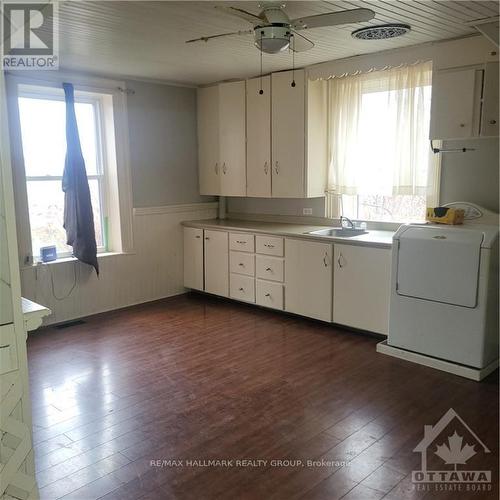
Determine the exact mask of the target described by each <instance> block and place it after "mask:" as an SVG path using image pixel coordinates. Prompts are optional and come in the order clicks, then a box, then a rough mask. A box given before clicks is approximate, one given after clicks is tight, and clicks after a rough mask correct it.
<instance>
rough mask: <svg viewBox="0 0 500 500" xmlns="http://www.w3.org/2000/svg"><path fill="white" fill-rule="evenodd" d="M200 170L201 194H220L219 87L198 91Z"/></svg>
mask: <svg viewBox="0 0 500 500" xmlns="http://www.w3.org/2000/svg"><path fill="white" fill-rule="evenodd" d="M197 113H198V168H199V173H198V176H199V183H200V194H208V195H218V194H220V174H221V168H220V162H219V87H217V86H214V87H206V88H201V89H198V110H197Z"/></svg>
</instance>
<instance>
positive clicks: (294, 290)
mask: <svg viewBox="0 0 500 500" xmlns="http://www.w3.org/2000/svg"><path fill="white" fill-rule="evenodd" d="M332 254H333V249H332V245H331V244H329V243H316V242H314V241H308V240H299V239H288V238H287V239H286V240H285V290H286V296H285V310H286V311H289V312H292V313H296V314H301V315H302V316H308V317H310V318H315V319H320V320H323V321H332V282H333V268H332Z"/></svg>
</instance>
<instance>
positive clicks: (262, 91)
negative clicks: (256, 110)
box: [259, 31, 264, 95]
mask: <svg viewBox="0 0 500 500" xmlns="http://www.w3.org/2000/svg"><path fill="white" fill-rule="evenodd" d="M263 33H264V32H263V31H261V32H260V90H259V94H260V95H262V94H263V93H264V90H263V89H262V55H263V54H262V35H263Z"/></svg>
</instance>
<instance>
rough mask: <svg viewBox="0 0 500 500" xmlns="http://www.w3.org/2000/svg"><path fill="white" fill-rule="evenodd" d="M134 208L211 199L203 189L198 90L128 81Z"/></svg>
mask: <svg viewBox="0 0 500 500" xmlns="http://www.w3.org/2000/svg"><path fill="white" fill-rule="evenodd" d="M127 88H129V89H132V90H134V91H135V94H131V95H129V96H128V98H127V101H128V127H129V135H130V168H131V174H132V194H133V203H134V207H151V206H161V205H174V204H177V203H193V202H198V201H210V200H211V199H212V198H208V197H201V196H200V195H199V194H198V192H199V191H198V158H197V154H198V153H197V150H198V145H197V137H196V89H193V88H184V87H173V86H170V85H161V84H154V83H144V82H138V81H128V82H127Z"/></svg>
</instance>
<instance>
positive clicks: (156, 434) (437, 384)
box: [28, 294, 499, 500]
mask: <svg viewBox="0 0 500 500" xmlns="http://www.w3.org/2000/svg"><path fill="white" fill-rule="evenodd" d="M377 342H378V339H376V338H374V337H370V336H367V335H362V334H360V333H355V332H349V331H347V330H342V329H339V328H334V327H332V326H330V325H327V324H322V323H318V322H313V321H309V320H307V319H302V318H298V317H294V316H289V315H286V314H280V313H275V312H273V311H266V310H263V309H259V308H256V307H254V306H246V305H243V304H238V303H235V302H229V301H222V300H218V299H215V298H210V297H206V296H202V295H194V294H193V295H185V296H180V297H176V298H173V299H169V300H165V301H160V302H155V303H152V304H147V305H143V306H137V307H134V308H131V309H127V310H122V311H117V312H113V313H107V314H102V315H98V316H94V317H92V318H87V319H86V320H85V323H84V324H80V325H75V326H72V327H70V328H65V329H57V328H45V329H42V330H39V331H37V332H35V333H34V334H33V335H30V337H29V340H28V354H29V368H30V380H31V396H32V401H33V424H34V441H35V458H36V467H37V478H38V484H39V488H40V495H41V498H42V499H48V498H50V499H54V498H60V497H64V498H70V499H73V498H75V499H76V498H82V499H83V498H84V499H96V498H104V499H106V500H108V499H116V500H126V499H139V498H141V499H156V498H158V499H170V498H172V499H175V498H179V499H195V500H198V499H240V498H241V499H266V500H267V499H280V500H281V499H286V500H288V499H295V498H297V499H299V498H303V499H325V500H327V499H328V500H331V499H337V498H343V499H346V500H358V499H379V498H386V499H393V500H402V499H407V498H425V499H429V498H446V499H458V498H476V499H483V498H498V439H499V437H498V416H499V415H498V372H496V373H494V374H493V375H491V376H490V377H488V379H486V380H485V381H484V382H482V383H476V382H472V381H468V380H465V379H462V378H459V377H456V376H453V375H450V374H446V373H442V372H439V371H436V370H432V369H430V368H425V367H422V366H418V365H414V364H410V363H407V362H404V361H401V360H397V359H394V358H390V357H388V356H384V355H382V354H377V353H376V352H375V345H376V343H377ZM450 408H453V409H454V410H455V411H456V412H457V413H458V414H459V415H460V416H461V417H462V418H463V420H464V421H465V422H466V423H467V424H468V425H469V426H470V428H471V429H472V431H473V432H475V433H476V434H477V436H478V437H479V438H480V439H481V440H482V441H483V442H484V443H485V444H486V446H487V447H488V448H489V451H490V453H485V452H484V451H483V450H482V449H480V447H479V446H477V445H476V446H475V448H474V450H475V452H476V455H475V457H473V458H471V459H470V462H469V461H467V465H459V466H458V469H459V470H460V469H467V470H468V469H471V468H472V469H474V470H477V469H480V470H492V471H493V472H492V475H493V480H492V486H491V490H490V491H486V492H482V493H477V492H471V491H469V490H468V489H466V488H465V487H464V488H463V489H462V491H456V490H455V491H449V490H448V491H439V492H436V491H435V488H434V487H433V488H431V489H430V491H425V490H417V489H415V488H414V487H413V483H412V475H411V471H412V470H417V469H419V468H420V454H419V453H415V452H413V449H414V448H415V446H416V445H417V444H418V443H419V442H420V440H421V439H422V438H423V436H424V425H434V424H435V423H436V422H437V421H438V420H439V419H440V418H441V416H442V415H443V414H444V413H445V412H446V411H447V410H449V409H450ZM450 425H451V424H450ZM460 432H461V434H460ZM464 433H465V431H463V429H462V431H459V434H460V435H462V436H463V435H464ZM445 437H446V436H445ZM472 439H473V438H472V437H471V436H470V435H466V436H465V437H464V443H463V444H465V443H467V444H472V443H473V441H472ZM442 441H444V438H443V439H442V440H441V441H439V442H438V444H441V442H442ZM434 449H435V446H434V448H432V450H430V455H433V457H434V459H436V458H437V457H436V455H435V454H434ZM453 449H454V450H455V451H456V448H453ZM452 451H453V450H452ZM459 451H460V450H459ZM245 459H247V460H254V461H257V460H262V461H267V463H266V464H265V465H262V464H259V463H257V462H254V463H253V464H250V463H244V462H240V463H237V462H236V460H245ZM195 460H198V461H200V462H201V461H203V460H219V461H223V460H227V461H229V460H233V464H232V466H228V464H224V463H222V462H220V463H212V465H211V466H209V465H207V463H205V464H204V465H206V466H202V465H203V464H196V463H195V462H194V461H195ZM272 460H275V461H281V462H271V461H272ZM308 460H314V461H316V462H315V464H314V465H310V464H308V462H307V461H308ZM322 460H323V462H321V461H322ZM429 460H430V462H432V456H431V457H430V458H429ZM474 460H475V462H474ZM157 461H158V462H157ZM168 461H170V462H168ZM176 461H179V462H176ZM180 461H183V463H182V465H181V464H180ZM189 461H191V462H189ZM328 461H330V462H328ZM342 462H347V465H345V466H342ZM469 465H471V466H469ZM438 468H439V467H438ZM450 468H451V469H453V466H450V465H444V464H443V461H442V460H441V466H440V470H445V469H446V470H448V469H450Z"/></svg>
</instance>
